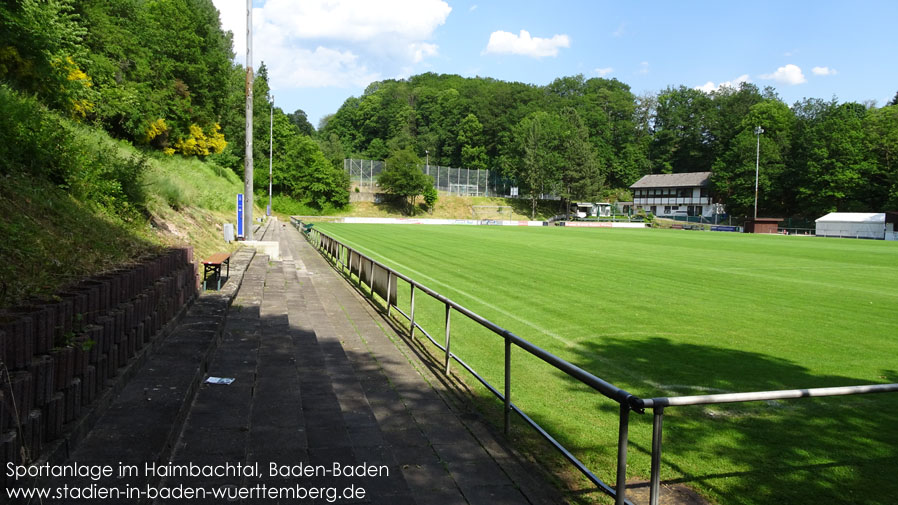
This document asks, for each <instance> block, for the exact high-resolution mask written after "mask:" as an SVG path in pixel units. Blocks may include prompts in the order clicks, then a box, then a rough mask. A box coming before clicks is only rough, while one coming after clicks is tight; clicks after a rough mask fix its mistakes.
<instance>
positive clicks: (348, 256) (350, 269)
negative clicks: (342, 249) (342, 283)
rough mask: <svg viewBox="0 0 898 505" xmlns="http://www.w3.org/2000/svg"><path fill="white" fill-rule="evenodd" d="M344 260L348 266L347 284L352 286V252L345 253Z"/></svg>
mask: <svg viewBox="0 0 898 505" xmlns="http://www.w3.org/2000/svg"><path fill="white" fill-rule="evenodd" d="M346 256H347V257H346V260H347V263H348V265H349V283H350V284H352V250H351V249H350V250H349V251H347V252H346Z"/></svg>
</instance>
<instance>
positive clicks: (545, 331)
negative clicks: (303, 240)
mask: <svg viewBox="0 0 898 505" xmlns="http://www.w3.org/2000/svg"><path fill="white" fill-rule="evenodd" d="M328 233H329V234H330V235H332V236H333V237H334V238H337V239H339V240H340V241H342V242H343V243H344V244H348V245H351V246H352V247H353V248H355V249H356V250H358V251H365V252H366V253H367V254H368V255H369V256H371V257H377V258H380V259H381V260H382V261H384V262H389V263H391V264H393V265H394V266H396V267H398V268H401V269H402V270H404V271H405V272H409V273H414V274H415V276H417V277H418V278H419V279H426V280H427V281H428V282H429V283H431V284H437V285H439V286H442V287H443V288H446V289H447V290H449V291H454V292H456V293H458V294H460V295H462V296H464V297H467V298H468V299H470V300H473V301H475V302H477V303H479V304H481V305H485V306H487V307H489V308H491V309H493V310H495V311H496V312H499V313H500V314H502V315H504V316H507V317H510V318H512V319H514V320H515V321H517V322H519V323H521V324H524V325H527V326H529V327H531V328H533V329H534V330H537V331H539V332H540V333H543V334H545V335H548V336H550V337H552V338H554V339H555V340H558V341H559V342H561V343H563V344H564V345H566V346H573V345H574V344H573V342H571V341H570V340H568V339H566V338H564V337H562V336H561V335H559V334H557V333H555V332H552V331H550V330H548V329H546V328H543V327H542V326H540V325H538V324H536V323H533V322H530V321H528V320H526V319H523V318H521V317H519V316H517V315H516V314H513V313H511V312H508V311H506V310H503V309H502V308H500V307H497V306H495V305H493V304H492V303H489V302H488V301H486V300H483V299H482V298H479V297H477V296H474V295H472V294H470V293H468V292H466V291H462V290H460V289H458V288H454V287H452V286H450V285H449V284H446V283H445V282H441V281H439V280H437V279H434V278H433V277H431V276H429V275H427V274H425V273H424V272H420V271H418V270H415V269H414V268H411V267H409V266H407V265H403V264H402V263H399V262H398V261H395V260H392V259H390V258H388V257H386V256H384V255H382V254H378V253H377V252H375V251H373V250H371V249H369V248H367V247H364V246H362V245H359V244H358V243H356V242H353V241H351V240H347V239H345V238H343V237H341V236H339V235H338V234H336V233H333V232H331V231H328Z"/></svg>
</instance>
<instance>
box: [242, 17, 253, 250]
mask: <svg viewBox="0 0 898 505" xmlns="http://www.w3.org/2000/svg"><path fill="white" fill-rule="evenodd" d="M243 235H244V240H253V239H254V238H255V237H253V1H252V0H246V148H245V149H244V156H243Z"/></svg>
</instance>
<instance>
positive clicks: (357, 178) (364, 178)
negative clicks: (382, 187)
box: [343, 159, 384, 189]
mask: <svg viewBox="0 0 898 505" xmlns="http://www.w3.org/2000/svg"><path fill="white" fill-rule="evenodd" d="M383 169H384V162H382V161H373V160H353V159H346V160H343V170H344V171H345V172H346V173H347V174H349V183H350V184H355V185H358V187H359V188H371V189H374V188H375V187H376V184H377V176H378V175H379V174H380V173H381V172H383Z"/></svg>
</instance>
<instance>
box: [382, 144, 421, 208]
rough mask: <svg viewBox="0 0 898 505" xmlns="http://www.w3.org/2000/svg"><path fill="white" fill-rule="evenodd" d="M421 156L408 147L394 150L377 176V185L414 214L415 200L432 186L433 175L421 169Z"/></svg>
mask: <svg viewBox="0 0 898 505" xmlns="http://www.w3.org/2000/svg"><path fill="white" fill-rule="evenodd" d="M420 167H421V158H418V156H417V155H416V154H415V153H414V152H413V151H411V150H410V149H403V150H401V151H396V152H394V153H393V154H392V155H390V157H389V158H387V161H386V168H384V170H383V172H381V173H380V175H379V176H378V177H377V183H378V185H379V186H380V187H381V188H383V189H384V190H385V191H386V192H387V193H389V194H391V195H393V196H394V197H397V198H401V199H403V200H404V202H405V204H406V212H407V213H408V214H414V212H415V201H416V200H417V199H418V196H420V195H426V194H427V191H428V188H432V187H433V177H431V176H429V175H426V174H425V173H424V172H422V171H421V168H420Z"/></svg>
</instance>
